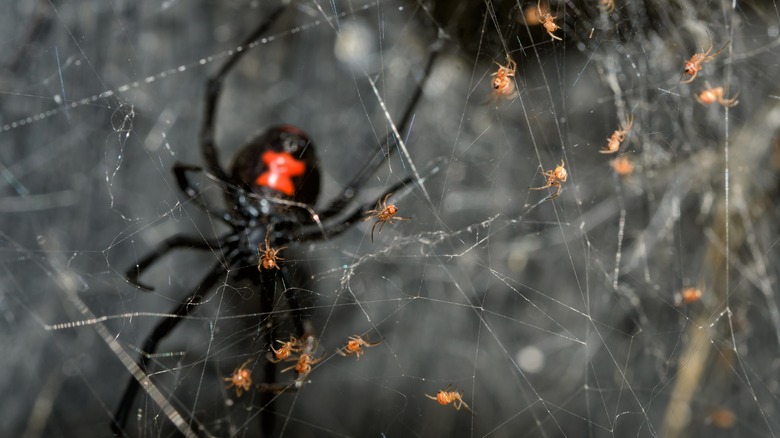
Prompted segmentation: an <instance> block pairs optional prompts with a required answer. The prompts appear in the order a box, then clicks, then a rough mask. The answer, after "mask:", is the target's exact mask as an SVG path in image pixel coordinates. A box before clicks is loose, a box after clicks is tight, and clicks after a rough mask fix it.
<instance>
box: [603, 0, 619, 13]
mask: <svg viewBox="0 0 780 438" xmlns="http://www.w3.org/2000/svg"><path fill="white" fill-rule="evenodd" d="M599 3H601V6H604V9H606V11H607V12H608V13H609V12H612V11H614V10H615V0H601V1H600V2H599Z"/></svg>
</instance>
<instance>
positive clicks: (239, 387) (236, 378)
mask: <svg viewBox="0 0 780 438" xmlns="http://www.w3.org/2000/svg"><path fill="white" fill-rule="evenodd" d="M249 362H252V359H247V361H246V362H244V363H242V364H241V366H240V367H238V368H236V369H235V370H233V375H232V376H230V377H225V381H226V382H230V384H228V385H227V386H226V387H225V389H230V388H233V387H235V388H236V397H241V394H243V393H244V391H249V389H250V388H251V387H252V371H251V370H250V369H249V368H246V366H247V365H249Z"/></svg>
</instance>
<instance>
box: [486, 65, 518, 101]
mask: <svg viewBox="0 0 780 438" xmlns="http://www.w3.org/2000/svg"><path fill="white" fill-rule="evenodd" d="M494 62H496V61H494ZM496 64H497V65H498V71H497V72H495V73H493V74H492V75H491V76H495V77H494V78H493V81H492V85H493V95H494V96H495V97H497V98H502V97H506V98H511V97H512V96H514V94H515V81H514V80H513V79H514V77H515V70H517V64H516V63H515V61H513V60H512V58H510V57H509V55H506V65H505V66H504V65H501V64H499V63H498V62H496Z"/></svg>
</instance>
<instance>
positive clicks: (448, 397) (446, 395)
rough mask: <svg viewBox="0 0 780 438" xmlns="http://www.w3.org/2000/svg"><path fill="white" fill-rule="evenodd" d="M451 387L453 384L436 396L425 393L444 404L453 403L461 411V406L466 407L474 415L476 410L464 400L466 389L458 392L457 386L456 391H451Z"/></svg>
mask: <svg viewBox="0 0 780 438" xmlns="http://www.w3.org/2000/svg"><path fill="white" fill-rule="evenodd" d="M450 388H452V385H449V386H447V387H446V388H445V389H444V390H440V391H439V392H438V393H436V397H434V396H432V395H428V394H425V396H426V397H428V398H429V399H431V400H436V402H437V403H439V404H440V405H442V406H447V405H448V404H450V403H452V407H454V408H455V410H456V411H459V410H460V408H461V407H463V408H466V410H467V411H469V413H470V414H471V415H474V412H473V411H472V410H471V408H470V407H469V405H467V404H466V402H464V401H463V393H464V392H465V391H461V392H458V388H457V387H455V390H454V391H449V389H450Z"/></svg>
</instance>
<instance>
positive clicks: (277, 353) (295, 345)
mask: <svg viewBox="0 0 780 438" xmlns="http://www.w3.org/2000/svg"><path fill="white" fill-rule="evenodd" d="M276 342H278V343H280V344H282V346H281V347H279V349H278V350H277V349H275V348H274V347H273V345H272V346H271V350H272V351H273V354H271V352H270V351H269V352H268V354H266V355H265V357H266V359H268V361H269V362H273V363H278V362H281V361H283V360H285V359H287V358H289V357H290V354H292V353H297V352H299V351H301V348H302V345H301V341H299V340H298V339H297V338H296V337H294V336H293V335H290V340H289V341H286V342H285V341H282V340H279V339H277V340H276Z"/></svg>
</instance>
